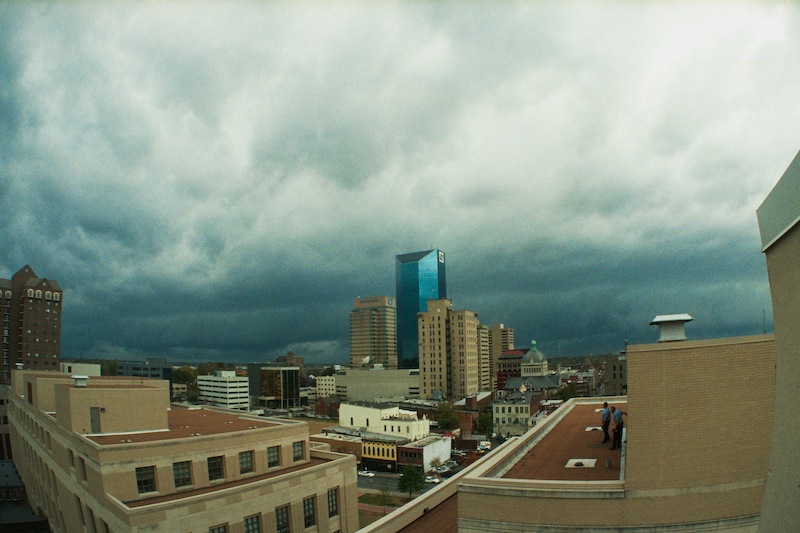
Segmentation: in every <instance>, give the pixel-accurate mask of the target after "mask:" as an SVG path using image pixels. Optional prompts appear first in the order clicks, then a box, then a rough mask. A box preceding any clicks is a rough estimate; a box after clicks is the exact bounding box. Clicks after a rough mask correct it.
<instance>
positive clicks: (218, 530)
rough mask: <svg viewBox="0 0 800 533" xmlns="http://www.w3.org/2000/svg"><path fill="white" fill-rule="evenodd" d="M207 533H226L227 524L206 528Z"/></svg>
mask: <svg viewBox="0 0 800 533" xmlns="http://www.w3.org/2000/svg"><path fill="white" fill-rule="evenodd" d="M208 533H228V524H220V525H218V526H213V527H210V528H208Z"/></svg>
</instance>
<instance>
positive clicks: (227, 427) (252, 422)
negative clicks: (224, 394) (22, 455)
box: [86, 406, 279, 445]
mask: <svg viewBox="0 0 800 533" xmlns="http://www.w3.org/2000/svg"><path fill="white" fill-rule="evenodd" d="M167 422H168V425H169V429H167V430H156V431H148V432H136V433H114V434H106V435H86V437H87V438H88V439H90V440H92V441H94V442H96V443H97V444H100V445H109V444H121V443H131V442H154V441H161V440H168V439H182V438H187V437H197V436H200V435H217V434H221V433H231V432H234V431H247V430H253V429H263V428H268V427H273V426H277V425H279V424H278V423H276V422H267V421H266V420H259V419H256V418H255V417H254V416H253V415H244V414H243V415H236V414H233V413H224V412H220V411H213V410H211V409H203V408H200V409H186V408H182V407H175V406H173V407H172V409H170V410H169V411H168V413H167Z"/></svg>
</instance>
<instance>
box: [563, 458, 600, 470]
mask: <svg viewBox="0 0 800 533" xmlns="http://www.w3.org/2000/svg"><path fill="white" fill-rule="evenodd" d="M595 463H597V459H570V460H569V461H567V464H566V465H564V466H565V467H566V468H594V465H595Z"/></svg>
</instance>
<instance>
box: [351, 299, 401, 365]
mask: <svg viewBox="0 0 800 533" xmlns="http://www.w3.org/2000/svg"><path fill="white" fill-rule="evenodd" d="M375 364H380V365H383V366H384V367H385V368H397V305H396V303H395V300H394V298H392V297H391V296H373V297H370V298H356V300H355V303H354V305H353V310H352V311H350V366H351V367H359V366H372V365H375Z"/></svg>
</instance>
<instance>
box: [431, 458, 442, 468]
mask: <svg viewBox="0 0 800 533" xmlns="http://www.w3.org/2000/svg"><path fill="white" fill-rule="evenodd" d="M440 466H442V460H441V459H439V458H438V457H434V458H433V459H431V469H435V468H439V467H440Z"/></svg>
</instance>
